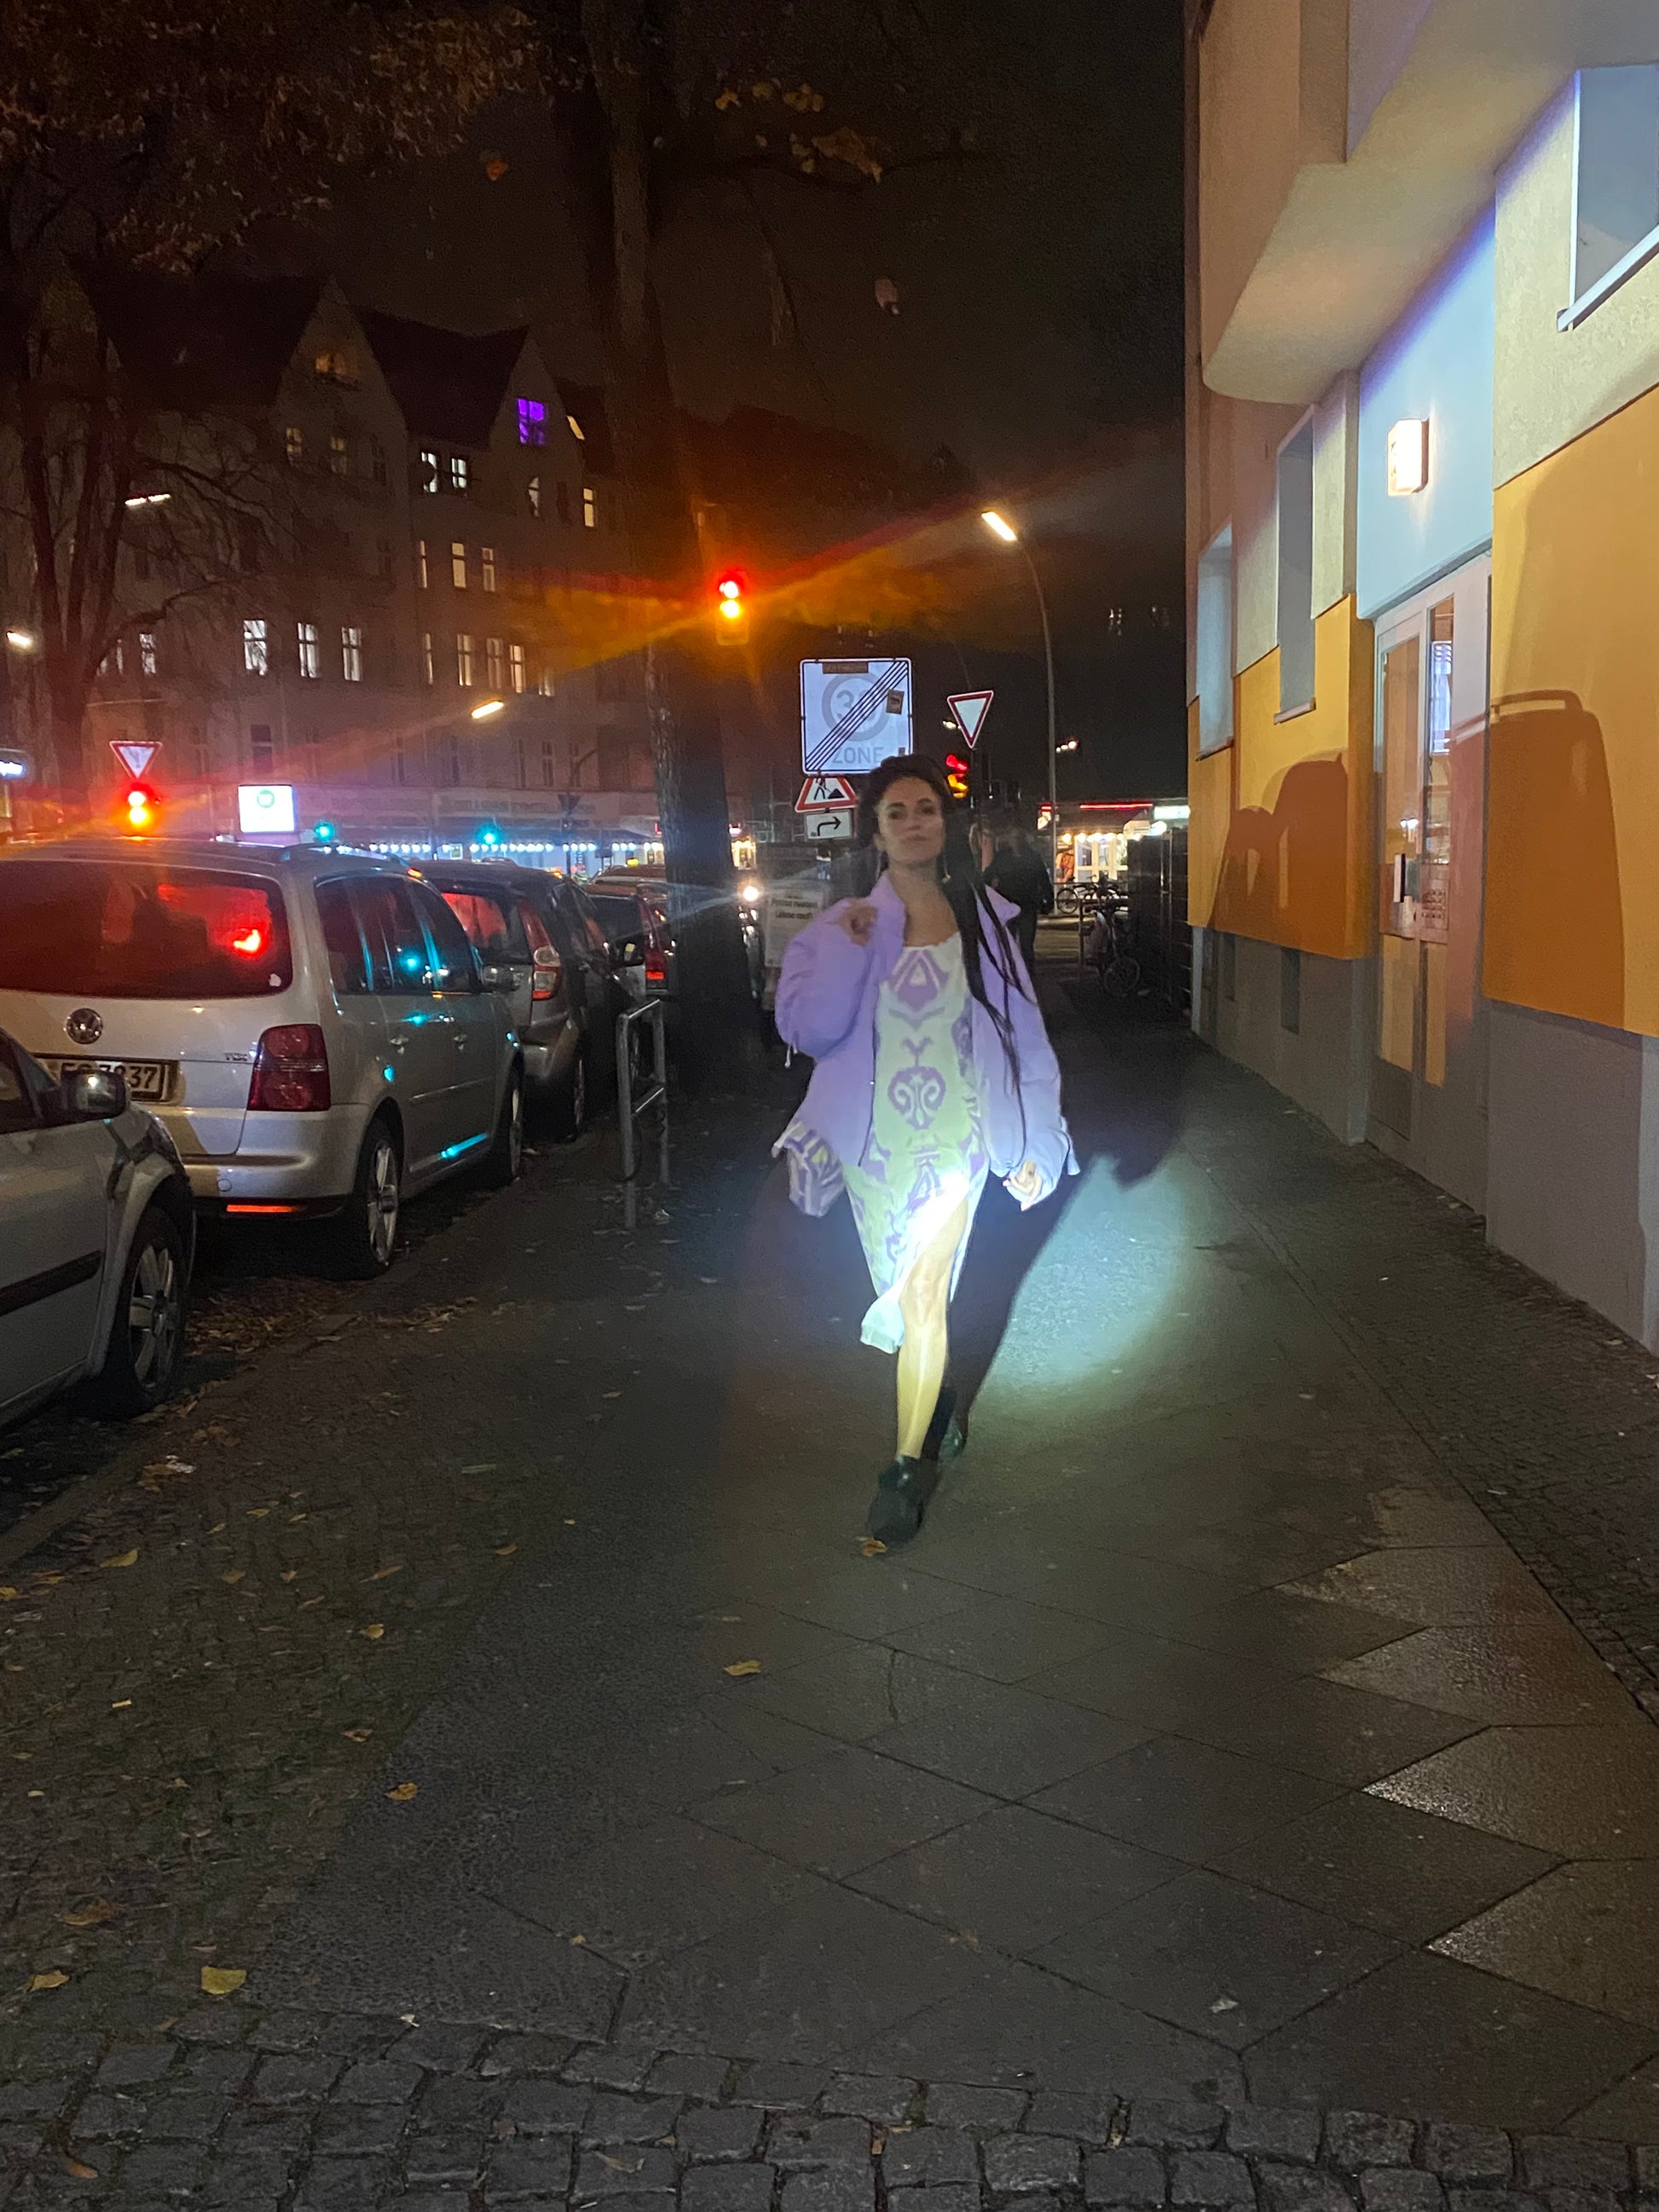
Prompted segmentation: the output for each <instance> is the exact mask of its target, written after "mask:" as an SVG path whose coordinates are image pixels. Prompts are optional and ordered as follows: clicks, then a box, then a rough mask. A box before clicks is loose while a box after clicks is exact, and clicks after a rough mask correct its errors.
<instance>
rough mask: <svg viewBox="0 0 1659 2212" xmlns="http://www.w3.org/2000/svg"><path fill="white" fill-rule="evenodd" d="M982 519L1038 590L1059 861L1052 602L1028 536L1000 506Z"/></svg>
mask: <svg viewBox="0 0 1659 2212" xmlns="http://www.w3.org/2000/svg"><path fill="white" fill-rule="evenodd" d="M979 519H980V520H981V522H982V523H983V524H984V525H985V527H986V528H987V530H988V531H989V532H990V533H991V535H992V536H993V537H994V538H1000V539H1001V540H1002V542H1003V544H1005V545H1014V546H1018V549H1019V554H1020V557H1021V559H1022V560H1023V561H1024V563H1025V567H1026V569H1027V572H1028V573H1029V574H1030V579H1031V589H1032V590H1033V591H1034V592H1036V603H1037V612H1038V614H1040V615H1041V616H1042V665H1043V672H1044V674H1045V675H1046V676H1047V678H1048V838H1049V854H1050V860H1051V861H1054V860H1058V858H1059V854H1060V769H1059V763H1058V762H1057V761H1056V760H1055V757H1054V750H1055V749H1054V633H1053V631H1052V630H1051V629H1049V627H1048V599H1047V598H1046V597H1045V596H1044V593H1043V589H1042V577H1041V576H1039V575H1038V574H1037V566H1036V562H1035V561H1034V560H1033V559H1032V558H1031V556H1030V549H1029V548H1028V547H1027V545H1026V544H1025V541H1024V538H1022V537H1021V536H1020V534H1019V532H1018V531H1017V530H1016V529H1015V527H1014V526H1013V524H1012V522H1010V521H1009V520H1008V518H1007V516H1006V514H1004V513H1001V511H1000V509H999V508H997V507H987V508H986V509H985V510H984V512H983V513H981V516H980V518H979Z"/></svg>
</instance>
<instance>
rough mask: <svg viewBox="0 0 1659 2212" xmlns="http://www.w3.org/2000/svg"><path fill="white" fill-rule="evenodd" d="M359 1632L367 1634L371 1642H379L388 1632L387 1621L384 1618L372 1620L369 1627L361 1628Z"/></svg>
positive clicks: (363, 1634)
mask: <svg viewBox="0 0 1659 2212" xmlns="http://www.w3.org/2000/svg"><path fill="white" fill-rule="evenodd" d="M357 1633H358V1635H359V1636H366V1637H367V1638H368V1640H369V1642H370V1643H371V1644H378V1643H379V1642H380V1638H382V1637H383V1636H384V1635H385V1634H386V1623H385V1622H384V1621H383V1620H371V1621H370V1622H369V1624H368V1627H367V1628H360V1629H359V1630H358V1631H357Z"/></svg>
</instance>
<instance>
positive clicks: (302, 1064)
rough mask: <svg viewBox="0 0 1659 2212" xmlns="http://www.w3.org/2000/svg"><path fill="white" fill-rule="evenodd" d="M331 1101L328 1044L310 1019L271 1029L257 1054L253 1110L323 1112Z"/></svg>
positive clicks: (250, 1096) (249, 1098)
mask: <svg viewBox="0 0 1659 2212" xmlns="http://www.w3.org/2000/svg"><path fill="white" fill-rule="evenodd" d="M329 1103H330V1099H329V1088H328V1047H327V1045H326V1044H325V1042H324V1041H323V1033H322V1031H321V1030H319V1029H318V1028H316V1027H315V1026H314V1024H312V1023H309V1022H287V1023H284V1024H283V1027H282V1028H281V1029H276V1030H266V1031H265V1033H264V1036H262V1037H261V1038H260V1040H259V1049H258V1052H257V1053H256V1054H255V1055H254V1060H253V1080H252V1083H250V1084H249V1085H248V1091H247V1106H248V1111H249V1113H250V1114H255V1113H265V1114H320V1113H322V1112H324V1111H325V1109H326V1108H327V1106H328V1104H329Z"/></svg>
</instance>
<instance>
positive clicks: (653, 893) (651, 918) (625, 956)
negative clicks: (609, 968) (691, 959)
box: [587, 869, 675, 1001]
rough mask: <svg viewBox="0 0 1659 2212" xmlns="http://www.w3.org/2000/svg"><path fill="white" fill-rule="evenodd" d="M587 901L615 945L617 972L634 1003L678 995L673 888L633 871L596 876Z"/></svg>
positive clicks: (613, 957)
mask: <svg viewBox="0 0 1659 2212" xmlns="http://www.w3.org/2000/svg"><path fill="white" fill-rule="evenodd" d="M587 897H588V900H589V902H590V903H591V904H592V908H593V910H594V912H595V913H596V914H597V915H598V916H599V922H600V926H601V927H603V929H604V931H605V936H606V938H607V939H608V940H609V942H610V945H611V957H612V959H613V961H614V963H615V965H616V969H617V974H618V975H620V976H621V977H622V980H623V987H624V988H625V989H626V990H627V993H628V995H629V998H630V999H632V1000H635V1001H637V1000H641V999H657V998H663V999H666V998H671V997H672V996H673V995H674V985H675V975H674V933H673V930H672V928H671V927H670V924H669V920H668V886H667V884H666V883H665V881H664V880H663V878H661V877H660V876H640V875H638V874H636V873H635V872H634V871H633V870H632V869H626V870H622V869H618V870H615V871H612V872H610V873H607V874H605V875H603V876H597V877H595V878H594V879H593V882H592V884H590V885H589V886H588V890H587Z"/></svg>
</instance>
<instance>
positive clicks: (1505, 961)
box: [1187, 0, 1659, 1348]
mask: <svg viewBox="0 0 1659 2212" xmlns="http://www.w3.org/2000/svg"><path fill="white" fill-rule="evenodd" d="M1189 32H1190V36H1189V41H1188V91H1189V99H1188V156H1189V159H1188V338H1189V343H1188V394H1187V459H1188V595H1189V605H1188V614H1189V667H1188V698H1189V702H1190V704H1189V710H1188V721H1189V753H1190V780H1191V794H1190V795H1191V802H1192V819H1191V846H1190V859H1191V914H1192V919H1193V921H1194V925H1195V927H1196V928H1197V931H1198V940H1197V942H1198V951H1197V956H1196V957H1197V960H1198V963H1199V977H1200V984H1199V988H1198V990H1197V991H1196V993H1195V996H1194V1020H1195V1023H1196V1024H1198V1026H1199V1027H1200V1030H1201V1031H1202V1033H1203V1034H1204V1035H1205V1036H1206V1037H1208V1038H1209V1039H1210V1040H1211V1041H1212V1042H1214V1043H1215V1044H1216V1045H1217V1046H1218V1048H1220V1049H1221V1050H1223V1051H1224V1052H1226V1053H1228V1054H1231V1055H1232V1056H1234V1057H1235V1058H1237V1059H1238V1060H1242V1061H1243V1062H1244V1063H1246V1064H1247V1065H1249V1066H1251V1067H1254V1068H1255V1069H1257V1070H1259V1071H1260V1072H1261V1073H1262V1074H1264V1075H1265V1076H1267V1078H1268V1079H1270V1080H1271V1081H1273V1083H1275V1084H1277V1085H1279V1087H1280V1088H1281V1089H1282V1090H1284V1091H1285V1092H1286V1093H1287V1094H1288V1095H1289V1096H1290V1097H1292V1098H1294V1099H1296V1100H1297V1101H1298V1102H1299V1103H1301V1104H1303V1105H1304V1106H1305V1107H1307V1108H1308V1109H1310V1110H1311V1111H1312V1112H1314V1113H1316V1114H1317V1115H1319V1116H1320V1117H1321V1118H1322V1120H1323V1121H1325V1122H1326V1123H1327V1124H1328V1126H1329V1127H1331V1128H1332V1129H1333V1130H1334V1131H1335V1132H1336V1133H1338V1134H1339V1135H1340V1136H1341V1137H1343V1138H1345V1139H1349V1140H1352V1141H1356V1142H1358V1141H1362V1140H1369V1141H1370V1143H1372V1144H1374V1145H1376V1146H1378V1147H1380V1148H1381V1149H1382V1150H1383V1151H1384V1152H1387V1153H1388V1154H1389V1155H1390V1156H1391V1157H1392V1158H1395V1159H1397V1160H1399V1161H1400V1162H1401V1163H1402V1164H1404V1165H1406V1166H1407V1167H1409V1168H1412V1169H1413V1170H1416V1171H1417V1172H1418V1173H1419V1174H1420V1175H1422V1176H1425V1177H1426V1178H1428V1179H1429V1180H1430V1181H1431V1182H1433V1183H1435V1184H1437V1185H1438V1186H1439V1187H1440V1188H1443V1189H1444V1190H1446V1191H1448V1192H1449V1193H1451V1194H1453V1195H1454V1196H1455V1197H1456V1198H1458V1199H1460V1200H1462V1201H1463V1202H1464V1203H1466V1204H1467V1205H1468V1206H1471V1207H1473V1208H1474V1209H1475V1210H1476V1211H1477V1212H1480V1214H1482V1215H1483V1216H1484V1217H1485V1219H1486V1225H1487V1231H1488V1234H1489V1236H1490V1237H1491V1239H1492V1242H1493V1243H1495V1244H1497V1245H1498V1246H1500V1247H1501V1248H1502V1249H1504V1250H1505V1251H1507V1252H1510V1253H1512V1254H1514V1255H1516V1256H1517V1257H1519V1258H1520V1259H1522V1261H1526V1262H1527V1263H1528V1265H1529V1266H1531V1267H1534V1268H1535V1269H1537V1270H1538V1271H1539V1272H1540V1273H1542V1274H1544V1275H1546V1276H1547V1277H1548V1278H1550V1279H1552V1280H1553V1281H1554V1282H1556V1283H1558V1284H1559V1285H1562V1286H1563V1287H1564V1288H1565V1289H1566V1290H1568V1291H1571V1292H1572V1293H1574V1294H1575V1295H1577V1296H1579V1297H1583V1298H1585V1299H1587V1300H1588V1301H1589V1303H1590V1304H1593V1305H1595V1307H1597V1308H1598V1309H1599V1310H1601V1311H1602V1312H1604V1313H1606V1314H1607V1315H1608V1316H1610V1317H1611V1318H1612V1319H1613V1320H1614V1321H1615V1322H1618V1324H1619V1325H1620V1327H1621V1328H1626V1329H1627V1330H1629V1331H1630V1332H1631V1333H1632V1334H1634V1335H1637V1336H1638V1337H1639V1338H1641V1339H1642V1340H1644V1342H1645V1343H1647V1344H1648V1345H1650V1346H1655V1347H1656V1348H1659V1258H1656V1257H1655V1256H1650V1255H1659V1057H1656V1054H1659V1046H1656V1043H1655V1039H1656V1037H1659V927H1656V924H1659V913H1656V912H1655V911H1654V909H1655V908H1659V866H1656V860H1659V853H1656V849H1655V848H1656V846H1659V738H1656V721H1659V623H1656V621H1655V619H1654V616H1653V608H1654V605H1655V604H1656V602H1659V550H1656V542H1655V539H1654V536H1653V532H1652V531H1651V528H1650V522H1649V517H1650V509H1651V501H1652V494H1653V488H1654V487H1655V486H1656V484H1659V13H1656V11H1655V9H1653V7H1652V6H1651V4H1650V0H1534V3H1533V4H1529V5H1528V6H1527V7H1525V8H1516V7H1514V6H1510V5H1504V4H1502V0H1211V4H1207V5H1206V4H1200V5H1199V6H1198V7H1197V8H1196V9H1195V10H1194V12H1193V13H1192V14H1191V16H1190V19H1189Z"/></svg>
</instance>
